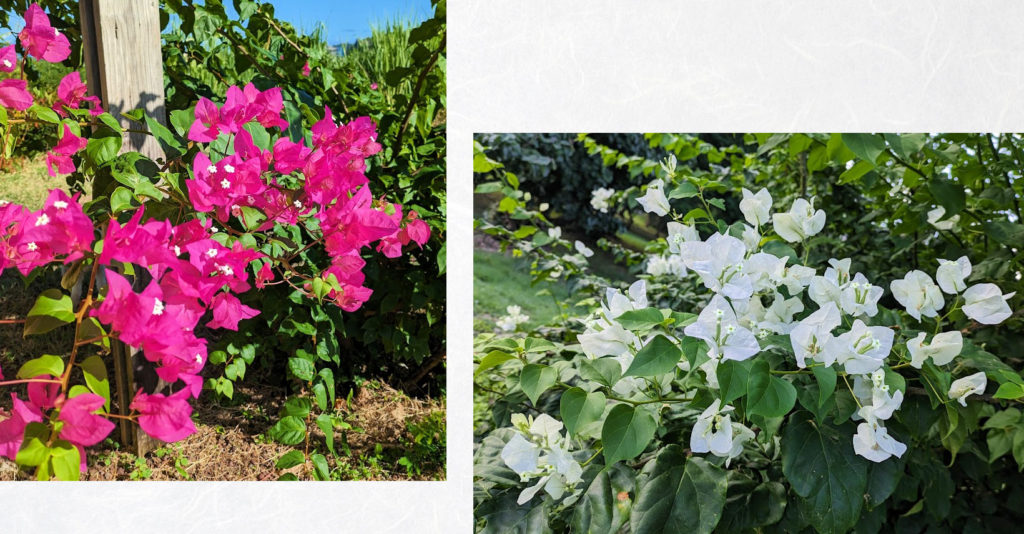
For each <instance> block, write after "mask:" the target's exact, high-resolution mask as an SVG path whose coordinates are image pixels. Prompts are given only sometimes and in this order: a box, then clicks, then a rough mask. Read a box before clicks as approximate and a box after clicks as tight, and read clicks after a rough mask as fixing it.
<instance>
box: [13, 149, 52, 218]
mask: <svg viewBox="0 0 1024 534" xmlns="http://www.w3.org/2000/svg"><path fill="white" fill-rule="evenodd" d="M55 188H61V189H64V190H67V182H66V181H65V180H64V178H63V177H60V176H58V177H51V176H50V174H49V173H48V172H47V170H46V158H45V156H43V155H40V156H37V157H35V158H33V159H31V160H25V161H22V162H18V163H15V164H14V165H13V168H12V169H10V170H7V171H0V200H7V201H10V202H13V203H15V204H21V205H22V206H25V207H26V208H28V209H30V210H37V209H39V208H41V207H43V202H44V201H45V200H46V195H47V194H48V193H49V191H50V190H51V189H55Z"/></svg>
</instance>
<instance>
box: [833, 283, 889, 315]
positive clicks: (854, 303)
mask: <svg viewBox="0 0 1024 534" xmlns="http://www.w3.org/2000/svg"><path fill="white" fill-rule="evenodd" d="M882 293H883V290H882V288H880V287H878V286H873V285H871V283H870V282H868V279H867V278H865V277H864V275H863V274H860V273H857V276H854V277H853V281H851V282H850V283H848V284H846V287H844V288H843V289H842V291H841V293H840V296H839V303H840V304H841V305H842V308H843V311H844V312H846V313H847V314H849V315H852V316H854V317H856V316H858V315H862V314H863V315H867V316H868V317H874V316H875V315H876V314H878V299H880V298H882Z"/></svg>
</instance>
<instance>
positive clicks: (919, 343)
mask: <svg viewBox="0 0 1024 534" xmlns="http://www.w3.org/2000/svg"><path fill="white" fill-rule="evenodd" d="M924 337H925V333H924V332H921V333H920V334H918V335H917V337H915V338H914V339H910V340H907V350H909V351H910V365H912V366H914V367H916V368H918V369H920V368H921V366H923V365H924V362H925V360H927V359H928V358H931V359H932V361H934V362H935V365H946V364H947V363H949V362H951V361H953V358H956V356H957V355H958V354H960V351H961V350H963V348H964V337H963V334H961V333H960V331H959V330H953V331H951V332H943V333H941V334H936V335H935V337H933V338H932V342H931V343H929V344H928V345H925V344H924Z"/></svg>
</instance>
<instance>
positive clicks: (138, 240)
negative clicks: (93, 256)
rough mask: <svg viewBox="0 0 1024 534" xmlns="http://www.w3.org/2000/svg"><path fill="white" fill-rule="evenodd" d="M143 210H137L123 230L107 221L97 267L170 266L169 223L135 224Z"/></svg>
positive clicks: (171, 250)
mask: <svg viewBox="0 0 1024 534" xmlns="http://www.w3.org/2000/svg"><path fill="white" fill-rule="evenodd" d="M145 207H146V205H145V204H143V205H142V206H139V209H138V210H136V211H135V213H133V214H132V218H131V219H129V220H128V222H126V223H125V224H124V226H121V225H120V224H118V222H117V220H116V219H111V221H110V224H109V225H108V226H107V235H106V236H105V237H104V239H103V251H102V252H101V253H100V257H99V262H100V263H101V264H103V265H110V262H111V261H112V260H117V261H120V262H124V263H136V264H139V265H141V266H143V267H149V266H152V265H158V264H171V263H173V262H174V261H175V260H176V259H177V256H176V255H175V254H174V250H173V248H172V247H171V246H170V245H168V243H169V242H170V239H171V228H172V227H171V223H170V221H149V222H147V223H145V224H139V222H140V221H141V220H142V215H143V214H144V213H145Z"/></svg>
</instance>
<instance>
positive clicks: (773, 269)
mask: <svg viewBox="0 0 1024 534" xmlns="http://www.w3.org/2000/svg"><path fill="white" fill-rule="evenodd" d="M785 270H786V258H780V257H778V256H775V255H772V254H768V253H766V252H758V253H756V254H751V255H750V257H749V258H747V261H746V263H745V265H744V267H743V272H745V273H746V274H747V276H748V277H750V283H751V285H752V286H753V288H754V291H764V290H766V289H775V287H776V286H778V285H779V282H781V281H782V276H783V273H784V272H785Z"/></svg>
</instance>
